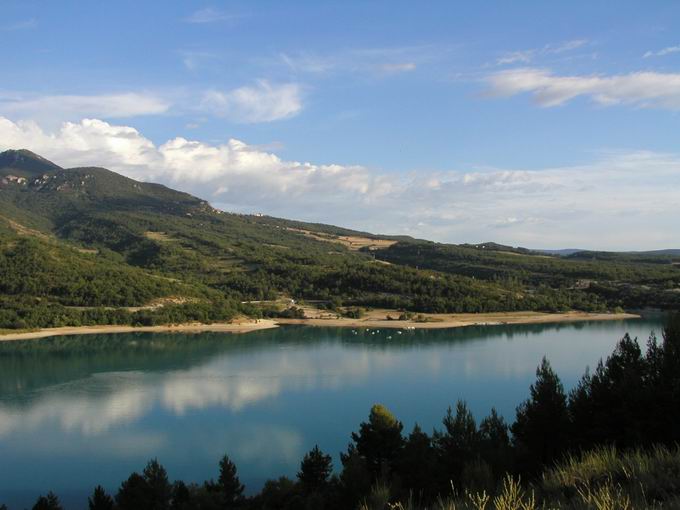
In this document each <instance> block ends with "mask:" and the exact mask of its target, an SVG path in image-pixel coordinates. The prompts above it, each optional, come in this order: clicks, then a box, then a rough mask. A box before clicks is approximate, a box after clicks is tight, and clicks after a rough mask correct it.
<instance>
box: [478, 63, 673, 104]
mask: <svg viewBox="0 0 680 510" xmlns="http://www.w3.org/2000/svg"><path fill="white" fill-rule="evenodd" d="M487 81H488V83H489V84H490V85H491V91H492V93H494V94H496V95H499V96H513V95H516V94H522V93H530V94H532V95H533V97H534V99H535V100H536V102H537V103H538V104H539V105H541V106H546V107H550V106H558V105H561V104H564V103H566V102H568V101H570V100H571V99H574V98H576V97H579V96H587V97H590V98H591V99H592V100H593V101H595V102H596V103H598V104H600V105H604V106H609V105H614V104H632V105H635V106H640V107H655V108H667V109H671V110H677V109H680V73H656V72H637V73H630V74H624V75H613V76H601V75H590V76H558V75H555V74H552V73H551V72H550V71H548V70H544V69H536V68H521V69H511V70H508V71H502V72H499V73H495V74H492V75H491V76H489V77H488V78H487Z"/></svg>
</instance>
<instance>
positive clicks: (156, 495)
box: [142, 459, 172, 510]
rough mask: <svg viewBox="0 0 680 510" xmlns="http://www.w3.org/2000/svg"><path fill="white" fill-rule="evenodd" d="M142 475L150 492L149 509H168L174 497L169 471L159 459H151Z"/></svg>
mask: <svg viewBox="0 0 680 510" xmlns="http://www.w3.org/2000/svg"><path fill="white" fill-rule="evenodd" d="M142 476H143V477H144V480H145V481H146V485H147V487H148V492H149V500H148V501H149V507H148V508H149V510H168V509H169V508H170V500H171V497H172V486H171V485H170V482H169V481H168V473H167V471H166V470H165V468H164V467H163V466H162V465H161V464H160V463H159V462H158V460H156V459H153V460H150V461H149V463H148V464H147V465H146V467H145V468H144V471H143V472H142Z"/></svg>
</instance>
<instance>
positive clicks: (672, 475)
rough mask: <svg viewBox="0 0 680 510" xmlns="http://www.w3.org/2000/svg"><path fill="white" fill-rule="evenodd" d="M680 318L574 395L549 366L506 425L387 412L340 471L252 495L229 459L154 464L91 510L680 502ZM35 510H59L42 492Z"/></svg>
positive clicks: (355, 443)
mask: <svg viewBox="0 0 680 510" xmlns="http://www.w3.org/2000/svg"><path fill="white" fill-rule="evenodd" d="M679 420H680V318H678V317H676V318H675V319H673V320H671V321H670V323H669V325H668V326H667V327H666V329H665V331H664V334H663V340H662V341H661V342H659V341H657V339H656V338H654V337H651V338H650V339H649V341H648V343H647V346H646V350H645V352H643V349H642V348H641V347H640V345H639V344H638V342H637V340H634V339H631V338H629V337H628V336H626V337H624V338H623V339H622V340H621V341H620V342H619V344H618V345H617V347H616V349H615V350H614V352H613V353H612V354H611V355H610V356H609V357H608V358H607V359H606V360H605V361H603V362H600V364H599V365H598V366H597V368H596V370H595V371H594V372H593V373H592V374H590V373H586V374H585V375H584V376H583V378H582V379H581V381H580V383H579V384H578V385H577V386H576V387H575V388H574V389H573V390H572V391H571V392H570V393H569V394H566V393H565V392H564V389H563V387H562V384H561V383H560V380H559V378H558V377H557V375H556V374H555V373H554V372H553V370H552V368H551V367H550V363H549V362H548V361H547V360H545V359H544V360H543V362H542V364H541V365H540V366H539V367H538V369H537V377H536V381H535V383H534V384H533V385H532V386H531V388H530V396H529V398H528V399H527V400H526V401H525V402H523V403H522V404H520V405H519V406H518V407H517V414H516V418H515V421H514V422H513V423H512V424H510V425H508V424H507V423H506V422H505V420H504V419H503V418H502V417H501V416H499V415H498V414H497V413H496V411H495V410H493V409H492V410H491V413H490V414H489V416H487V417H486V418H484V419H483V420H482V421H481V422H480V423H479V424H477V422H476V420H475V419H474V417H473V416H472V414H471V412H470V411H469V409H468V407H467V405H466V404H465V402H460V401H459V402H458V404H457V405H456V407H455V410H453V409H449V410H448V412H447V414H446V416H445V417H444V419H443V427H442V428H441V429H439V430H435V431H433V433H432V434H428V433H426V432H424V431H423V430H422V429H421V428H420V427H419V426H418V425H416V426H415V427H414V429H413V430H412V431H411V432H410V433H409V434H407V435H404V433H403V425H402V423H401V422H400V421H399V420H397V418H396V417H395V416H393V415H392V413H391V412H390V411H389V410H388V409H386V408H385V407H384V406H381V405H378V404H377V405H375V406H373V408H372V409H371V412H370V414H369V417H368V420H367V421H366V422H364V423H361V424H360V426H359V430H358V431H356V432H353V433H352V434H351V442H350V444H349V446H348V449H347V451H346V452H344V453H342V454H341V456H340V458H341V463H342V468H341V470H340V471H339V473H338V474H335V475H334V474H333V465H332V460H331V457H330V456H329V455H327V454H325V453H323V452H322V451H320V450H319V448H318V447H315V448H314V449H312V450H311V451H310V452H309V453H307V454H306V455H305V457H304V458H303V459H302V462H301V464H300V470H299V472H298V474H297V477H296V479H295V480H291V479H289V478H286V477H281V478H279V479H277V480H270V481H268V482H267V483H266V484H265V486H264V487H263V489H262V490H261V492H260V493H259V494H257V495H255V496H252V497H245V496H244V486H243V485H242V484H241V483H240V481H239V479H238V475H237V470H236V466H235V465H234V464H233V462H231V461H230V460H229V458H228V457H226V456H225V457H224V458H223V459H222V461H221V462H220V466H219V476H218V478H217V480H210V481H206V482H204V483H202V484H195V483H192V484H186V483H184V482H182V481H177V482H174V483H170V481H169V480H168V476H167V473H166V471H165V469H164V468H163V467H162V466H161V465H160V464H159V463H158V461H156V460H152V461H150V462H149V464H148V465H147V466H146V468H145V469H144V470H143V471H142V473H133V474H132V475H130V477H129V478H128V479H127V480H125V481H124V482H123V483H122V484H121V486H120V488H119V489H118V491H117V493H116V494H115V496H113V497H112V496H110V495H108V494H107V493H106V491H105V490H104V489H103V488H101V487H98V488H96V489H95V491H94V493H93V495H92V497H91V498H90V508H92V509H112V508H118V509H120V510H131V509H142V508H143V509H159V510H160V509H187V510H189V509H218V508H239V509H281V510H283V509H291V510H292V509H356V508H360V509H366V510H374V509H375V510H384V509H403V510H406V509H442V510H444V509H467V508H469V509H487V508H488V509H496V510H508V509H517V510H521V509H525V510H531V509H539V508H573V509H599V510H605V509H611V510H615V509H633V508H677V507H678V505H679V504H680V447H678V442H679V441H680V428H678V427H677V423H679ZM34 508H35V509H55V510H56V509H58V508H60V505H59V503H58V498H57V497H56V496H55V495H53V494H50V495H48V496H44V497H41V498H40V499H39V500H38V501H37V502H36V505H35V506H34Z"/></svg>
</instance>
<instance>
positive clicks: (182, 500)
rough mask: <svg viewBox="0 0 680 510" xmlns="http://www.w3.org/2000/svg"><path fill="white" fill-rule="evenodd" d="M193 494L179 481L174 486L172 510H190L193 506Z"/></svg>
mask: <svg viewBox="0 0 680 510" xmlns="http://www.w3.org/2000/svg"><path fill="white" fill-rule="evenodd" d="M191 496H192V494H191V491H190V490H189V488H188V487H187V486H186V484H185V483H184V482H183V481H181V480H179V481H177V482H175V483H174V484H172V503H171V504H170V510H190V509H191V508H194V507H193V506H192V503H193V500H192V497H191Z"/></svg>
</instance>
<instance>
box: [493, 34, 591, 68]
mask: <svg viewBox="0 0 680 510" xmlns="http://www.w3.org/2000/svg"><path fill="white" fill-rule="evenodd" d="M588 42H589V41H588V40H587V39H572V40H570V41H565V42H562V43H559V44H546V45H545V46H543V47H542V48H533V49H530V50H520V51H511V52H508V53H505V54H504V55H503V56H501V57H499V58H498V59H497V60H496V65H499V66H501V65H508V64H518V63H519V64H528V63H530V62H531V61H532V60H534V59H535V58H536V57H541V56H546V55H559V54H560V53H565V52H567V51H573V50H576V49H578V48H581V47H582V46H585V45H586V44H588Z"/></svg>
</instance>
